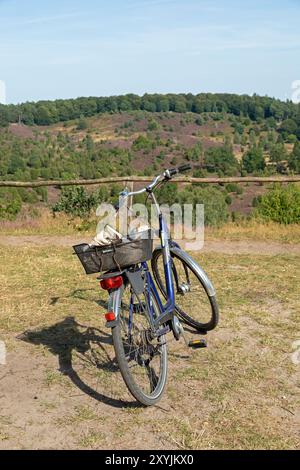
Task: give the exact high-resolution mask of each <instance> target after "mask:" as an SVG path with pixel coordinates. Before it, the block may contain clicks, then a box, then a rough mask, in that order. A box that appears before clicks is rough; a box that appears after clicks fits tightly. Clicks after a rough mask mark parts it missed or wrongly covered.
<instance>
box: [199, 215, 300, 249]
mask: <svg viewBox="0 0 300 470" xmlns="http://www.w3.org/2000/svg"><path fill="white" fill-rule="evenodd" d="M205 237H206V240H228V241H239V240H257V241H258V240H259V241H266V242H270V241H273V242H280V243H290V244H295V243H300V224H294V225H283V224H277V223H275V222H268V223H267V222H264V223H263V222H260V221H258V220H255V219H252V220H245V221H241V222H238V223H237V222H232V223H227V224H225V225H223V226H222V227H220V228H214V227H208V228H206V231H205Z"/></svg>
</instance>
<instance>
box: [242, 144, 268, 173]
mask: <svg viewBox="0 0 300 470" xmlns="http://www.w3.org/2000/svg"><path fill="white" fill-rule="evenodd" d="M242 165H243V168H244V169H245V170H246V172H247V173H253V172H256V171H263V170H264V169H265V166H266V163H265V159H264V155H263V150H262V148H261V147H258V146H256V145H254V146H253V147H251V148H250V149H249V150H248V152H246V153H245V154H244V155H243V159H242Z"/></svg>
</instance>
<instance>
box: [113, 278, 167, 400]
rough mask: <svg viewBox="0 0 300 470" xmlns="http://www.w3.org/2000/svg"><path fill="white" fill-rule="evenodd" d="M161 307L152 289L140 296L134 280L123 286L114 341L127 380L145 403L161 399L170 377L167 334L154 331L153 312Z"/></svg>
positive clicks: (132, 391) (129, 387)
mask: <svg viewBox="0 0 300 470" xmlns="http://www.w3.org/2000/svg"><path fill="white" fill-rule="evenodd" d="M159 314H160V308H159V306H158V304H157V302H156V300H155V297H154V295H153V293H152V292H150V294H149V295H148V294H147V292H146V291H145V292H143V294H141V295H139V296H137V295H135V293H134V292H133V289H132V288H131V286H130V284H128V285H126V286H124V287H123V294H122V299H121V303H120V308H119V312H118V323H117V325H116V326H115V327H113V328H112V337H113V344H114V349H115V353H116V359H117V361H118V364H119V367H120V371H121V374H122V377H123V379H124V382H125V384H126V386H127V388H128V390H129V391H130V393H131V394H132V395H133V396H134V398H135V399H136V400H137V401H139V402H140V403H141V404H142V405H145V406H151V405H154V404H155V403H157V402H158V401H159V400H160V398H161V396H162V394H163V391H164V388H165V385H166V381H167V366H168V362H167V346H166V341H165V337H164V336H160V337H159V338H157V337H154V338H153V335H152V334H151V322H150V315H153V316H154V317H157V316H159Z"/></svg>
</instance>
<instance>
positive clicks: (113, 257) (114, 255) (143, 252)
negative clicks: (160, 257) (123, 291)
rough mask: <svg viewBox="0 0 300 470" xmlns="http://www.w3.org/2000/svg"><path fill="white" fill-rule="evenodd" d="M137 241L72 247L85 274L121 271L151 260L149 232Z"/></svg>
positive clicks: (128, 240)
mask: <svg viewBox="0 0 300 470" xmlns="http://www.w3.org/2000/svg"><path fill="white" fill-rule="evenodd" d="M141 235H142V236H141V238H139V239H125V240H122V241H118V242H116V243H112V244H111V245H106V246H93V245H92V246H90V245H88V244H86V243H82V244H80V245H74V246H73V249H74V251H75V253H76V255H77V256H78V258H79V259H80V261H81V264H82V266H83V267H84V270H85V272H86V274H94V273H100V272H104V271H111V270H113V269H118V270H120V269H122V268H126V267H128V266H131V265H133V264H138V263H142V262H143V261H147V260H149V259H151V258H152V251H153V250H152V248H153V240H152V236H151V230H149V231H147V232H144V233H142V234H141Z"/></svg>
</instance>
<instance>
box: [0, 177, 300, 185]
mask: <svg viewBox="0 0 300 470" xmlns="http://www.w3.org/2000/svg"><path fill="white" fill-rule="evenodd" d="M153 178H154V177H153V176H149V177H148V176H147V177H146V176H127V177H126V176H116V177H112V178H100V179H93V180H69V181H62V180H50V181H0V187H2V188H39V187H42V186H88V185H93V184H94V185H97V184H110V183H126V184H130V186H133V184H134V183H148V182H150V181H152V180H153ZM170 182H171V183H177V184H178V183H190V184H193V183H202V184H224V183H262V184H268V183H296V182H300V175H296V176H266V177H261V176H244V177H241V176H231V177H225V178H216V177H213V178H191V177H177V178H174V179H172V180H170Z"/></svg>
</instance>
